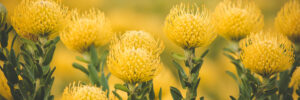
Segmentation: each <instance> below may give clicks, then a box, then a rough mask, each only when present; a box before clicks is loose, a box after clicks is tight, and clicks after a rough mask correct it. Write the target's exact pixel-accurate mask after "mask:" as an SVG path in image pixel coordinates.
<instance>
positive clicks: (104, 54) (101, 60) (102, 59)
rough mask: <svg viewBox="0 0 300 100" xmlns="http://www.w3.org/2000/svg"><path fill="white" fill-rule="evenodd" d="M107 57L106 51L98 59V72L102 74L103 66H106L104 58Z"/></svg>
mask: <svg viewBox="0 0 300 100" xmlns="http://www.w3.org/2000/svg"><path fill="white" fill-rule="evenodd" d="M107 55H108V51H107V50H106V51H104V52H103V53H102V55H101V58H100V62H101V63H100V64H101V65H100V67H101V68H100V69H101V70H100V72H103V71H104V66H105V64H106V58H107Z"/></svg>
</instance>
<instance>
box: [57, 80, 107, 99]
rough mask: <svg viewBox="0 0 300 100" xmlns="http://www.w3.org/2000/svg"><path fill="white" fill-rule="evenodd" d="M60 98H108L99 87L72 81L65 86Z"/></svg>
mask: <svg viewBox="0 0 300 100" xmlns="http://www.w3.org/2000/svg"><path fill="white" fill-rule="evenodd" d="M62 100H108V98H107V97H106V93H105V92H103V91H102V89H101V88H99V87H96V86H91V85H82V84H81V83H80V82H79V83H75V82H74V83H72V84H70V85H69V87H66V88H65V90H64V93H63V95H62Z"/></svg>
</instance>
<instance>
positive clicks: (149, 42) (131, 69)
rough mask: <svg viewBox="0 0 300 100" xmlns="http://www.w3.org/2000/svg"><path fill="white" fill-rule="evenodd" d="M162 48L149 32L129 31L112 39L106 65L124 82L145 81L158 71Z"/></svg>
mask: <svg viewBox="0 0 300 100" xmlns="http://www.w3.org/2000/svg"><path fill="white" fill-rule="evenodd" d="M162 50H163V46H162V44H161V43H159V42H157V41H156V40H155V39H154V38H153V37H151V36H150V34H148V33H146V32H143V31H129V32H126V33H125V34H123V35H122V36H121V37H119V38H118V37H115V38H114V40H113V41H112V43H111V46H110V52H109V55H108V58H107V66H108V68H109V70H110V72H111V73H112V74H113V75H115V76H117V77H118V78H120V79H122V80H123V81H125V82H128V83H140V82H146V81H149V80H151V79H153V77H154V76H155V75H157V73H158V72H159V69H160V67H161V62H160V54H161V52H162Z"/></svg>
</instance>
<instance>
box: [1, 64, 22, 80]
mask: <svg viewBox="0 0 300 100" xmlns="http://www.w3.org/2000/svg"><path fill="white" fill-rule="evenodd" d="M3 70H4V74H5V76H6V79H7V80H8V82H10V83H11V84H16V83H18V81H19V79H18V75H17V73H16V71H15V70H14V68H13V66H12V65H11V64H4V66H3Z"/></svg>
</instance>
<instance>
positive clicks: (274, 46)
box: [241, 32, 294, 76]
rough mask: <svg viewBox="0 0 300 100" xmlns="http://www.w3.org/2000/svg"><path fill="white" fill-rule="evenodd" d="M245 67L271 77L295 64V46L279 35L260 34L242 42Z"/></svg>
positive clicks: (252, 35) (242, 58)
mask: <svg viewBox="0 0 300 100" xmlns="http://www.w3.org/2000/svg"><path fill="white" fill-rule="evenodd" d="M241 49H242V51H241V60H242V62H243V64H244V66H245V67H246V68H248V69H250V70H251V71H253V72H255V73H257V74H260V75H262V76H270V75H272V74H275V73H277V72H281V71H284V70H287V69H288V68H290V67H291V66H292V64H293V62H294V46H293V44H292V43H291V42H290V41H289V40H288V38H287V37H285V36H283V35H281V34H279V33H271V32H259V33H256V34H251V35H250V36H249V37H247V38H246V39H245V40H243V41H242V42H241Z"/></svg>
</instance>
